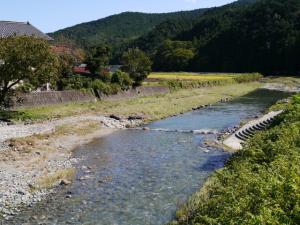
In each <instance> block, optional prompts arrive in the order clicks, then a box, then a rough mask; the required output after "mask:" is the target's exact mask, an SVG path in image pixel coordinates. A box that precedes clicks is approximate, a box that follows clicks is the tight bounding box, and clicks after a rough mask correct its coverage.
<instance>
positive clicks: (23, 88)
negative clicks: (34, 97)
mask: <svg viewBox="0 0 300 225" xmlns="http://www.w3.org/2000/svg"><path fill="white" fill-rule="evenodd" d="M15 90H16V92H21V93H30V92H31V91H33V90H34V86H33V85H31V84H30V83H24V84H21V85H20V86H18V87H17V88H16V89H15Z"/></svg>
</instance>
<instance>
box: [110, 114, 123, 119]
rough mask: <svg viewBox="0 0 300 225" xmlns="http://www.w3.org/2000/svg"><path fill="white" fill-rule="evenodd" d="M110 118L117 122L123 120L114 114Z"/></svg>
mask: <svg viewBox="0 0 300 225" xmlns="http://www.w3.org/2000/svg"><path fill="white" fill-rule="evenodd" d="M109 118H111V119H115V120H121V118H120V117H119V116H116V115H114V114H112V115H110V116H109Z"/></svg>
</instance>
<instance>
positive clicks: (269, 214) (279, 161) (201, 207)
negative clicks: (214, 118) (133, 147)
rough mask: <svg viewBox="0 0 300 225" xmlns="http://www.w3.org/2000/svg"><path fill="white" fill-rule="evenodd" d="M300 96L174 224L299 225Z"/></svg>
mask: <svg viewBox="0 0 300 225" xmlns="http://www.w3.org/2000/svg"><path fill="white" fill-rule="evenodd" d="M299 138H300V95H296V96H295V97H294V98H293V99H292V100H291V101H290V102H289V103H287V104H286V105H285V112H284V113H283V114H282V115H280V116H279V117H278V118H277V119H276V121H275V122H274V124H273V125H272V127H271V128H270V129H268V130H266V131H262V132H259V133H257V134H256V135H255V136H254V137H253V138H251V139H250V140H249V142H247V144H246V146H245V148H244V150H242V151H240V152H238V153H236V154H235V155H234V156H233V157H232V158H231V159H230V161H229V162H228V163H227V165H226V166H225V168H223V169H221V170H219V171H217V172H216V173H215V174H214V175H213V176H212V177H211V178H209V181H208V183H207V184H206V185H205V186H204V188H202V189H201V191H199V192H198V193H196V194H195V195H194V196H193V197H192V198H191V199H190V200H189V201H188V203H186V204H185V205H184V206H182V207H181V208H180V209H179V210H178V211H177V220H176V221H174V222H172V223H171V224H173V225H175V224H178V225H179V224H180V225H183V224H191V225H192V224H201V225H205V224H207V225H218V224H241V225H243V224H245V225H251V224H253V225H254V224H270V225H271V224H272V225H274V224H278V225H279V224H290V225H296V224H299V223H300V179H299V177H300V166H299V165H300V151H299V149H300V139H299Z"/></svg>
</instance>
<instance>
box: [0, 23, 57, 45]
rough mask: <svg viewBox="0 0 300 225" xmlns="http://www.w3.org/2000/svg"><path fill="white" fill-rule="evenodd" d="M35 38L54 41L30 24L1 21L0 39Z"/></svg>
mask: <svg viewBox="0 0 300 225" xmlns="http://www.w3.org/2000/svg"><path fill="white" fill-rule="evenodd" d="M14 35H15V36H33V37H37V38H43V39H45V40H48V41H51V40H53V39H52V38H51V37H49V36H48V35H47V34H44V33H43V32H42V31H40V30H39V29H37V28H36V27H34V26H32V25H31V24H30V23H29V22H13V21H0V38H7V37H10V36H14Z"/></svg>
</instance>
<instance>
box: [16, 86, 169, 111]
mask: <svg viewBox="0 0 300 225" xmlns="http://www.w3.org/2000/svg"><path fill="white" fill-rule="evenodd" d="M168 92H169V89H168V88H167V87H159V86H157V87H138V88H136V89H130V90H128V91H122V92H120V93H118V94H116V95H109V96H107V95H102V96H101V99H109V100H120V99H128V98H134V97H140V96H149V95H155V94H165V93H168ZM96 99H97V98H96V97H95V96H94V95H92V94H90V93H83V92H81V91H77V90H71V91H49V92H35V93H30V94H23V95H20V96H18V97H17V98H16V99H14V101H13V108H22V107H31V106H42V105H51V104H60V103H69V102H91V101H96Z"/></svg>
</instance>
